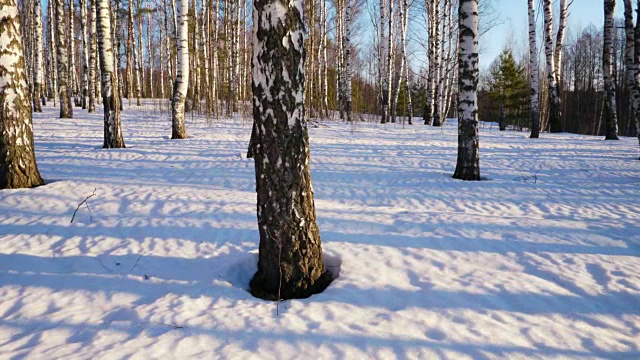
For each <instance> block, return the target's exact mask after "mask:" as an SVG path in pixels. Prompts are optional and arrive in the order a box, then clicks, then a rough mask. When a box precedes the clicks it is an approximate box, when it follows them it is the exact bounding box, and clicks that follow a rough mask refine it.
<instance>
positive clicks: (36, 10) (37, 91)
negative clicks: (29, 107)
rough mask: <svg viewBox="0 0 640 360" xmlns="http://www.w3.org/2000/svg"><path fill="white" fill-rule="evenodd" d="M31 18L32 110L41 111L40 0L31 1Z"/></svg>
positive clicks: (42, 62) (42, 61) (42, 63)
mask: <svg viewBox="0 0 640 360" xmlns="http://www.w3.org/2000/svg"><path fill="white" fill-rule="evenodd" d="M33 18H34V25H35V39H34V41H35V52H36V53H35V58H34V60H35V64H34V72H33V111H35V112H42V105H41V102H40V97H41V96H42V78H43V72H42V67H43V66H44V60H43V57H42V7H41V5H40V1H34V2H33Z"/></svg>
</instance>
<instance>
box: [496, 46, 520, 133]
mask: <svg viewBox="0 0 640 360" xmlns="http://www.w3.org/2000/svg"><path fill="white" fill-rule="evenodd" d="M489 97H490V99H491V102H492V103H493V104H494V107H493V110H494V111H495V112H497V114H496V113H493V114H492V115H498V116H499V119H500V120H499V124H500V130H501V131H503V130H506V127H507V125H513V126H517V127H518V128H520V129H521V128H522V125H523V124H528V120H529V108H530V104H529V87H528V82H527V77H526V74H525V70H524V68H523V67H522V66H520V65H518V64H517V63H516V61H515V59H514V58H513V54H512V53H511V50H509V49H505V50H503V51H502V54H500V57H499V58H498V63H497V65H496V66H494V67H493V68H492V69H491V79H490V81H489Z"/></svg>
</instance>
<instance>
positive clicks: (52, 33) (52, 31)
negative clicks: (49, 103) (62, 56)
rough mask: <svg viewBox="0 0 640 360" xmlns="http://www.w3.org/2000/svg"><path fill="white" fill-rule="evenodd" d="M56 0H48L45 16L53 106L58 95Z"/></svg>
mask: <svg viewBox="0 0 640 360" xmlns="http://www.w3.org/2000/svg"><path fill="white" fill-rule="evenodd" d="M55 8H56V2H55V1H49V10H48V12H49V14H48V16H47V19H48V24H49V26H48V29H49V31H48V32H47V33H48V35H49V53H50V54H51V69H52V70H53V71H52V72H51V91H52V94H51V95H52V96H51V98H52V100H53V106H54V107H55V106H56V103H57V97H58V96H59V95H58V50H57V45H58V37H57V36H56V31H57V27H56V10H55Z"/></svg>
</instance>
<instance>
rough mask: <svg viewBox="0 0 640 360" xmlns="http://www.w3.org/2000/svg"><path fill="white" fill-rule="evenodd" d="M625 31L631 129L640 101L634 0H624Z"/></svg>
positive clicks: (626, 77)
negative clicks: (636, 82)
mask: <svg viewBox="0 0 640 360" xmlns="http://www.w3.org/2000/svg"><path fill="white" fill-rule="evenodd" d="M624 32H625V45H624V61H625V72H626V73H625V87H626V91H627V94H629V106H628V113H629V129H630V130H632V129H633V128H632V125H633V126H635V123H636V118H637V116H638V115H637V113H638V103H637V101H635V99H636V98H637V96H638V95H637V94H636V93H635V91H636V90H635V81H636V79H635V78H636V73H637V72H638V64H636V62H635V59H634V53H635V32H634V28H633V1H632V0H624Z"/></svg>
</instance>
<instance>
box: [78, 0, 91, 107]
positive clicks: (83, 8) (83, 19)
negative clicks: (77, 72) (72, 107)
mask: <svg viewBox="0 0 640 360" xmlns="http://www.w3.org/2000/svg"><path fill="white" fill-rule="evenodd" d="M80 31H81V32H82V91H81V96H82V108H83V109H86V108H87V96H88V95H89V94H88V92H89V83H88V81H89V74H88V73H89V52H88V46H89V43H88V41H87V3H86V0H80Z"/></svg>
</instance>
